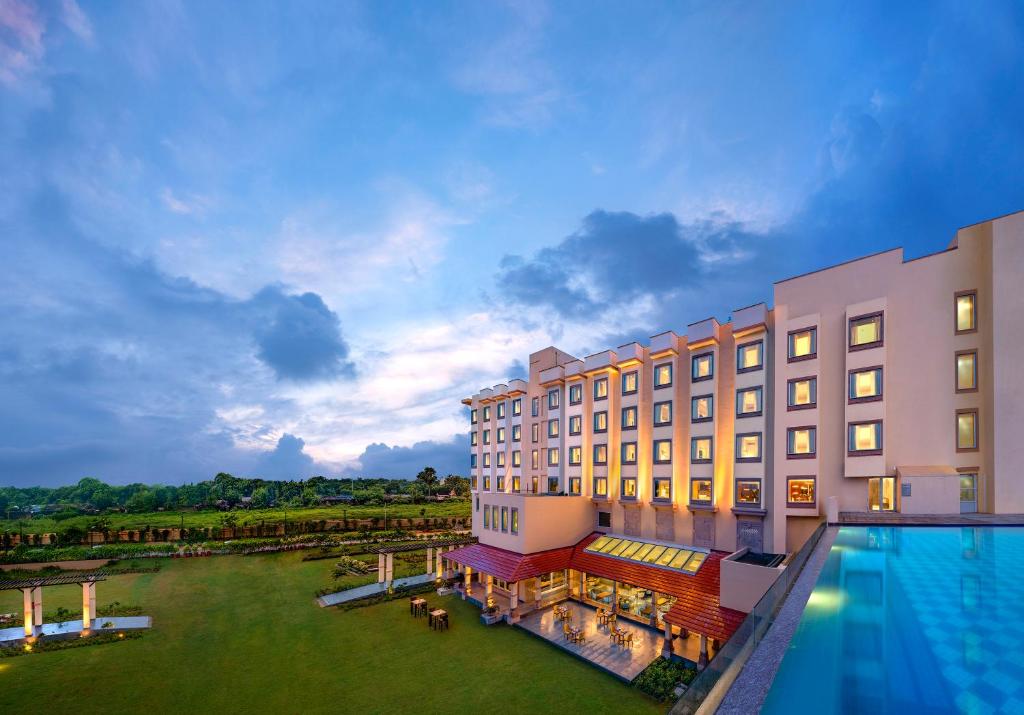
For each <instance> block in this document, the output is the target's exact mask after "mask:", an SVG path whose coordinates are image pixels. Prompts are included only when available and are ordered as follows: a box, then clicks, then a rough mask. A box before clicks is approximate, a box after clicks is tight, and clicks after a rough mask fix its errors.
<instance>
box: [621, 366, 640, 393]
mask: <svg viewBox="0 0 1024 715" xmlns="http://www.w3.org/2000/svg"><path fill="white" fill-rule="evenodd" d="M636 388H637V372H636V370H633V371H632V372H627V373H626V374H625V375H623V376H622V394H623V395H632V394H633V393H634V392H636Z"/></svg>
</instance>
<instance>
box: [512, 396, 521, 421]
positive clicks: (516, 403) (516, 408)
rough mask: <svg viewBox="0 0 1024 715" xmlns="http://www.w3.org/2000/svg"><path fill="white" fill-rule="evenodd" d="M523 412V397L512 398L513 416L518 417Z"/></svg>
mask: <svg viewBox="0 0 1024 715" xmlns="http://www.w3.org/2000/svg"><path fill="white" fill-rule="evenodd" d="M521 414H523V398H522V397H517V398H516V399H514V400H512V416H513V417H518V416H519V415H521Z"/></svg>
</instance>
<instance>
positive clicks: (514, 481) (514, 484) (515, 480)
mask: <svg viewBox="0 0 1024 715" xmlns="http://www.w3.org/2000/svg"><path fill="white" fill-rule="evenodd" d="M519 484H520V482H519V477H518V476H517V475H515V474H513V475H512V491H514V492H518V491H519Z"/></svg>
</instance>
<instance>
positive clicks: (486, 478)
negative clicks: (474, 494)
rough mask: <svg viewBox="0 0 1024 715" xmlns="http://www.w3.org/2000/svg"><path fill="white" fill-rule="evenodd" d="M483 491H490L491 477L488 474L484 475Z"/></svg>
mask: <svg viewBox="0 0 1024 715" xmlns="http://www.w3.org/2000/svg"><path fill="white" fill-rule="evenodd" d="M484 491H488V492H489V491H491V477H490V475H488V474H485V475H484Z"/></svg>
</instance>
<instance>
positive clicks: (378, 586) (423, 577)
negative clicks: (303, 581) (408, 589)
mask: <svg viewBox="0 0 1024 715" xmlns="http://www.w3.org/2000/svg"><path fill="white" fill-rule="evenodd" d="M433 580H434V574H431V573H421V574H417V575H415V576H406V577H405V578H396V579H395V580H394V583H393V584H392V585H393V586H394V588H398V587H399V586H418V585H419V584H421V583H429V582H431V581H433ZM386 590H387V584H386V583H369V584H367V585H365V586H358V587H356V588H350V589H348V590H347V591H338V592H337V593H329V594H327V595H326V596H321V597H320V598H318V599H316V602H317V603H318V604H319V605H320V607H321V608H326V607H327V606H337V605H338V604H339V603H345V602H346V601H354V600H356V599H357V598H366V597H367V596H375V595H376V594H378V593H384V591H386Z"/></svg>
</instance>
